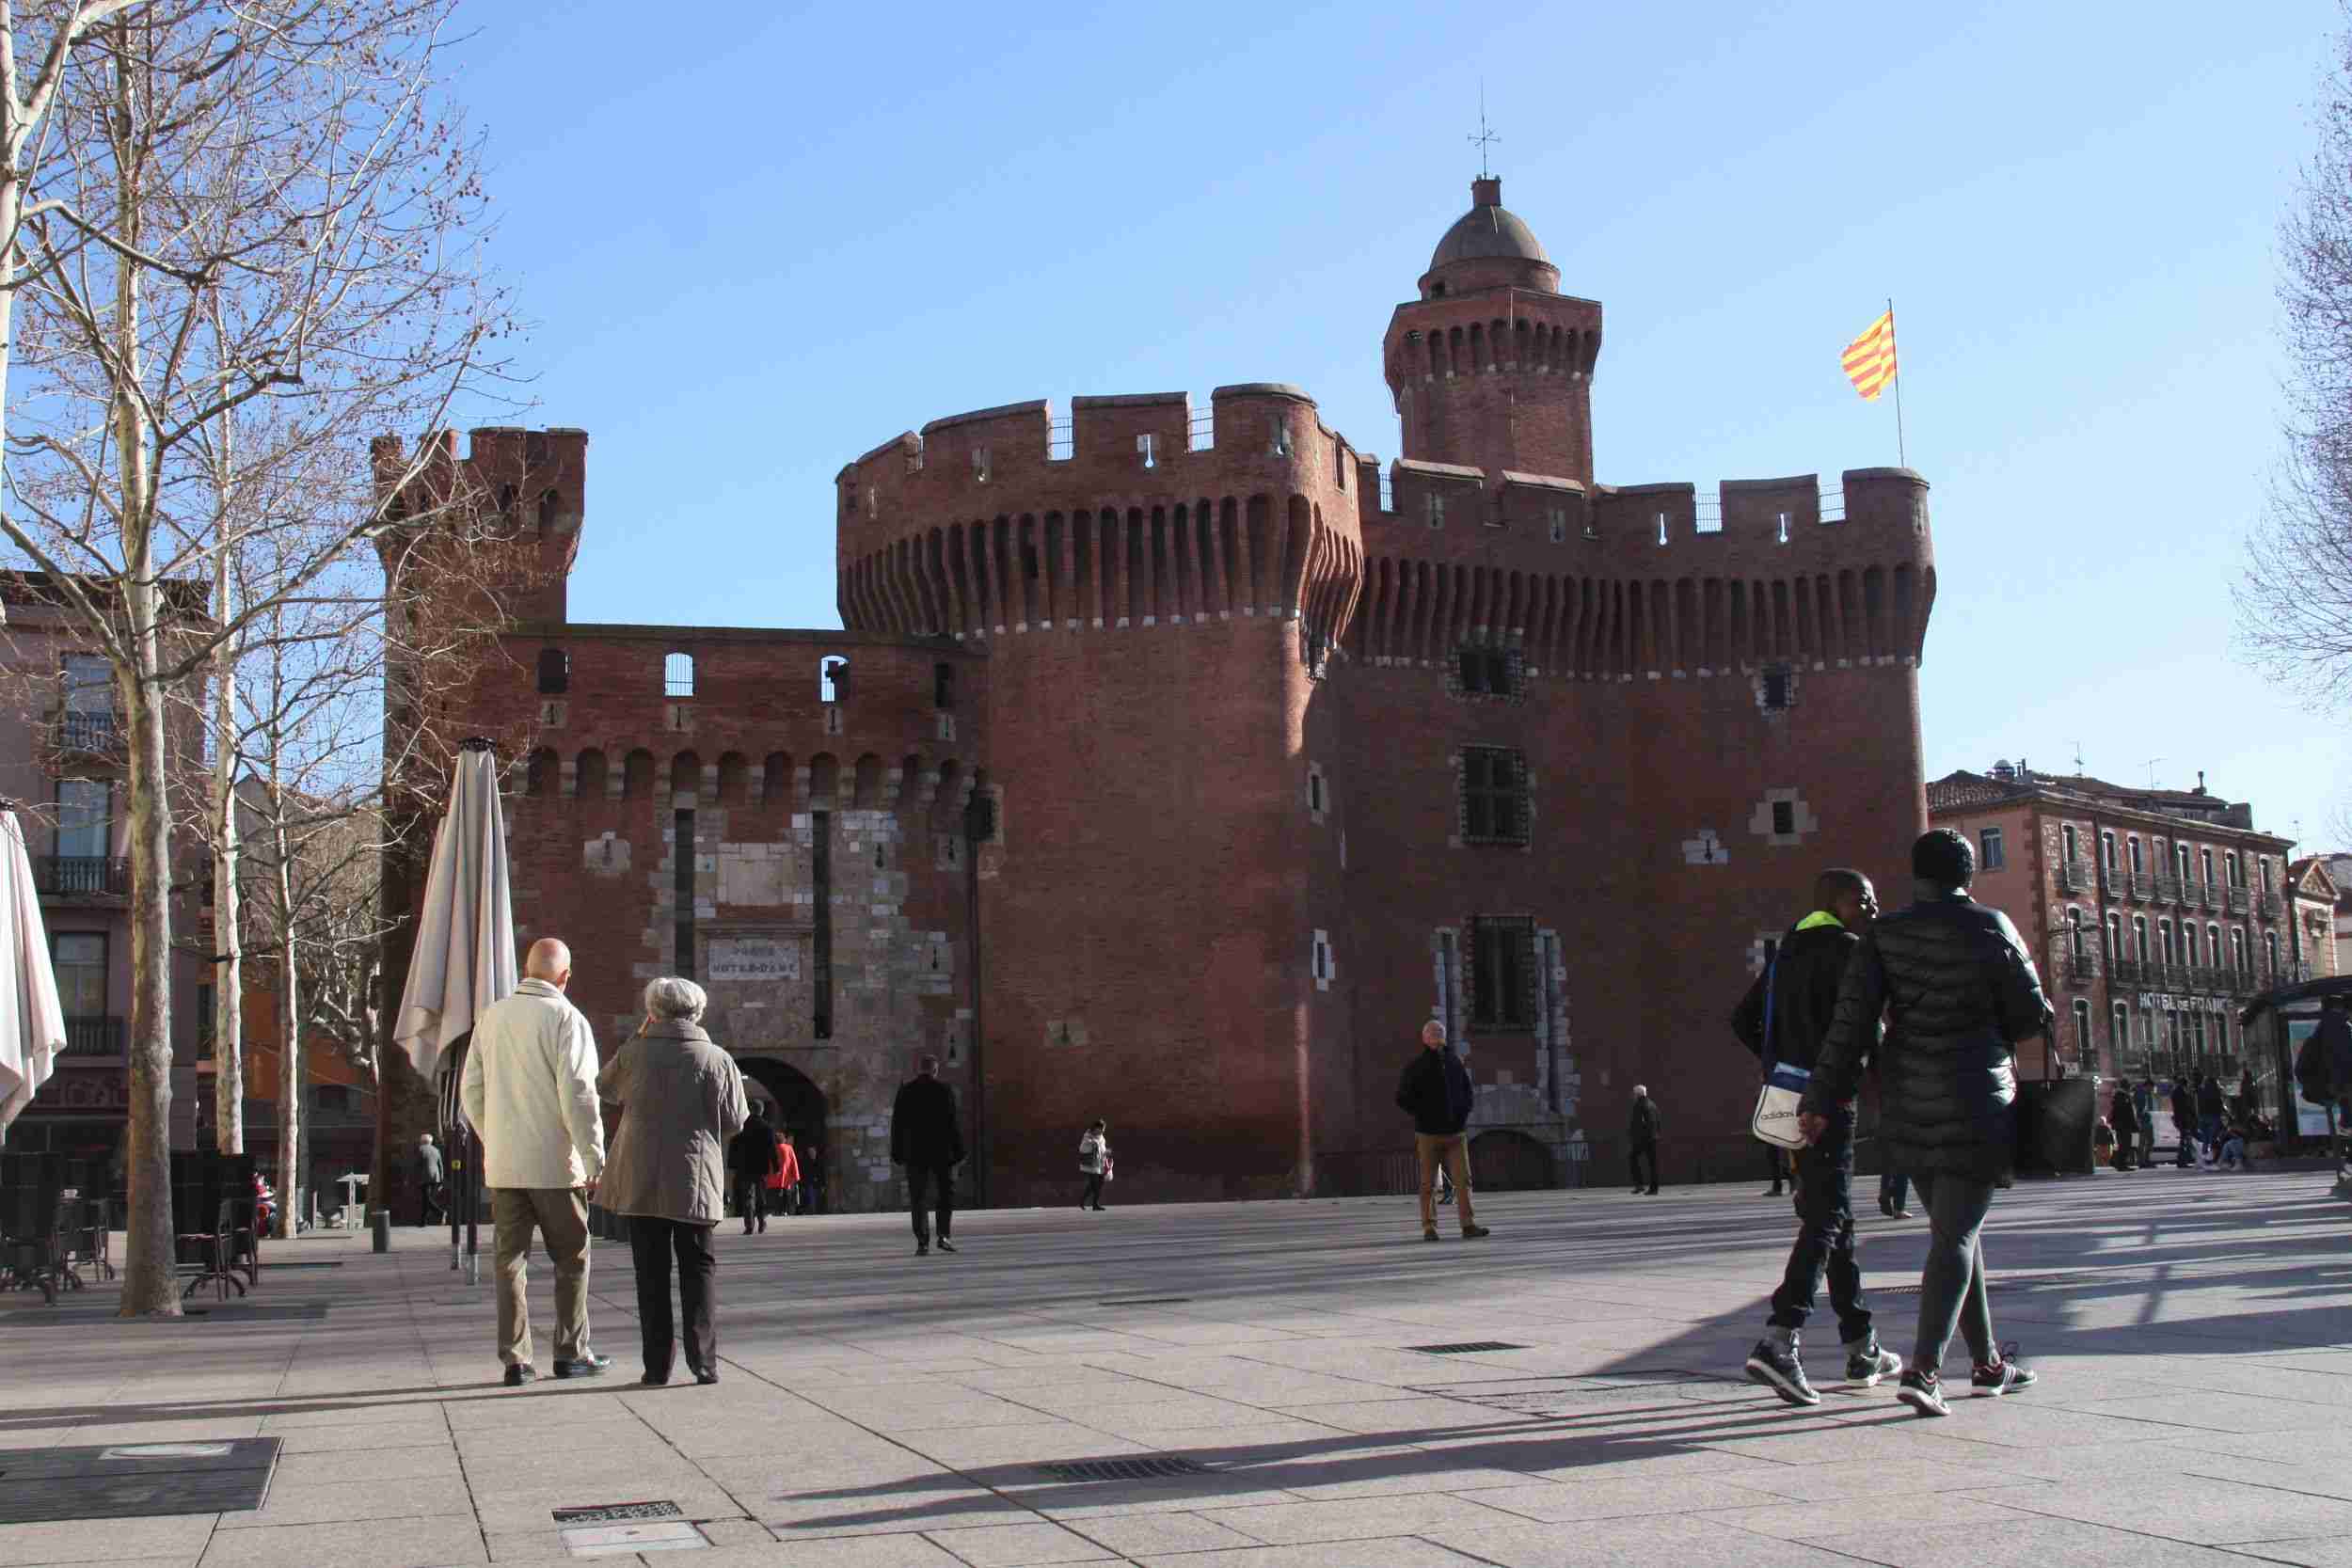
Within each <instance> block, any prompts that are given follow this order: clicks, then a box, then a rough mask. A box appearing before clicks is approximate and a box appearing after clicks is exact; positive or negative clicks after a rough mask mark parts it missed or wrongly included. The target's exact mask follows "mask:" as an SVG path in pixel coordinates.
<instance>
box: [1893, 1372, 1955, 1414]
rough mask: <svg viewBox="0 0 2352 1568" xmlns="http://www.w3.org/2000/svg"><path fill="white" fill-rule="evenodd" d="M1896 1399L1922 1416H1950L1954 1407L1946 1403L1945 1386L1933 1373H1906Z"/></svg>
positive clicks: (1896, 1392) (1896, 1393) (1897, 1390)
mask: <svg viewBox="0 0 2352 1568" xmlns="http://www.w3.org/2000/svg"><path fill="white" fill-rule="evenodd" d="M1895 1397H1896V1398H1897V1399H1899V1400H1900V1401H1902V1402H1904V1403H1905V1404H1907V1405H1909V1406H1911V1408H1912V1409H1914V1410H1916V1411H1917V1412H1918V1413H1919V1414H1920V1415H1922V1416H1948V1415H1950V1414H1951V1413H1952V1407H1951V1406H1950V1405H1948V1404H1946V1403H1945V1402H1944V1384H1943V1380H1942V1379H1940V1378H1938V1377H1937V1376H1936V1375H1935V1374H1934V1373H1933V1372H1905V1373H1903V1381H1902V1386H1900V1387H1899V1388H1897V1389H1896V1390H1895Z"/></svg>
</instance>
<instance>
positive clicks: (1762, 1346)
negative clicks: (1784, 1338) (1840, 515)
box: [1748, 1339, 1821, 1404]
mask: <svg viewBox="0 0 2352 1568" xmlns="http://www.w3.org/2000/svg"><path fill="white" fill-rule="evenodd" d="M1748 1377H1749V1379H1750V1380H1751V1381H1752V1382H1756V1383H1760V1384H1762V1385H1764V1386H1765V1387H1767V1388H1770V1389H1771V1390H1772V1392H1773V1393H1775V1394H1778V1395H1779V1396H1780V1397H1781V1398H1782V1399H1784V1400H1786V1401H1787V1402H1788V1403H1790V1404H1819V1403H1820V1402H1821V1396H1820V1395H1819V1394H1817V1393H1815V1392H1814V1391H1813V1385H1811V1384H1810V1383H1807V1382H1806V1381H1805V1380H1804V1363H1803V1362H1801V1361H1799V1360H1798V1359H1797V1353H1796V1347H1795V1346H1794V1345H1791V1346H1790V1347H1789V1348H1788V1349H1787V1350H1783V1349H1781V1348H1780V1346H1778V1345H1776V1344H1774V1343H1772V1340H1770V1339H1758V1340H1757V1341H1756V1348H1755V1349H1754V1350H1752V1351H1750V1352H1748Z"/></svg>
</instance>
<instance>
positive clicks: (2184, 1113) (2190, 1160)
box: [2172, 1078, 2197, 1170]
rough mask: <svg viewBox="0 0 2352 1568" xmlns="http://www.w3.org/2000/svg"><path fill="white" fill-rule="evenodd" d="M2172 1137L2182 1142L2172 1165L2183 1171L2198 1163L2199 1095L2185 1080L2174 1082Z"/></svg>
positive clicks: (2174, 1152) (2175, 1153)
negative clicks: (2195, 1151)
mask: <svg viewBox="0 0 2352 1568" xmlns="http://www.w3.org/2000/svg"><path fill="white" fill-rule="evenodd" d="M2172 1135H2173V1136H2174V1137H2176V1138H2178V1139H2180V1141H2181V1147H2180V1148H2178V1149H2176V1150H2174V1151H2173V1158H2172V1164H2174V1165H2176V1166H2178V1167H2179V1168H2180V1169H2182V1170H2186V1169H2188V1168H2189V1167H2190V1166H2191V1165H2193V1164H2196V1163H2197V1156H2196V1155H2195V1153H2193V1152H2192V1151H2193V1150H2194V1149H2195V1148H2196V1147H2197V1094H2196V1091H2195V1090H2193V1089H2191V1088H2190V1087H2189V1086H2188V1081H2187V1080H2186V1079H2183V1078H2175V1079H2173V1080H2172Z"/></svg>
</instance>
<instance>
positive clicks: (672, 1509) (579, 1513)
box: [555, 1501, 686, 1525]
mask: <svg viewBox="0 0 2352 1568" xmlns="http://www.w3.org/2000/svg"><path fill="white" fill-rule="evenodd" d="M685 1517H686V1511H685V1510H684V1509H682V1508H680V1507H678V1505H677V1504H675V1503H674V1502H668V1501H662V1502H655V1503H596V1504H594V1505H593V1506H591V1507H587V1508H559V1509H557V1510H555V1522H556V1523H557V1524H559V1525H618V1524H623V1523H626V1522H627V1521H628V1520H631V1519H683V1518H685Z"/></svg>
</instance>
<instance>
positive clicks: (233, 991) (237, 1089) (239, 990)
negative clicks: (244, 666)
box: [213, 550, 245, 1154]
mask: <svg viewBox="0 0 2352 1568" xmlns="http://www.w3.org/2000/svg"><path fill="white" fill-rule="evenodd" d="M220 559H221V564H220V573H219V583H218V586H217V591H216V598H217V600H218V602H217V604H216V606H215V609H216V610H217V612H218V614H219V616H220V619H221V620H222V622H223V623H224V624H225V623H226V622H227V620H228V618H229V612H230V602H229V561H230V552H229V551H227V550H223V551H222V552H221V558H220ZM236 668H237V666H236V659H235V657H233V655H232V654H231V653H230V645H229V644H226V643H224V644H223V645H222V648H221V657H220V662H219V675H218V681H219V685H218V688H217V689H216V690H215V693H214V703H215V718H214V726H215V739H214V742H213V831H214V833H215V835H216V836H215V844H216V846H217V847H216V848H215V851H214V854H213V953H214V959H213V977H214V978H213V1097H214V1104H213V1115H214V1126H215V1132H216V1135H217V1142H218V1144H219V1147H220V1151H221V1152H222V1153H223V1154H243V1153H244V1152H245V995H244V993H245V957H244V954H243V953H242V952H241V951H240V948H239V929H238V910H237V906H238V896H237V862H238V858H239V845H238V842H237V748H236V734H237V728H236V719H237V711H236V710H237V704H236Z"/></svg>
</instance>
